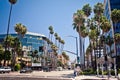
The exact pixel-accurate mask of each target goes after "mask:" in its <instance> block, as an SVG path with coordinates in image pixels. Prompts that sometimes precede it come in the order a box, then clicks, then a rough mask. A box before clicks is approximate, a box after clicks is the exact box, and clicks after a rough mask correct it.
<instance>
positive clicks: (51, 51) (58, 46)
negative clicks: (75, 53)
mask: <svg viewBox="0 0 120 80" xmlns="http://www.w3.org/2000/svg"><path fill="white" fill-rule="evenodd" d="M48 29H49V31H50V32H49V38H44V40H45V41H46V43H47V53H46V54H47V55H46V58H47V59H46V60H47V61H46V63H45V64H46V65H47V64H48V63H47V62H50V64H51V66H52V67H53V66H54V68H55V67H56V66H57V55H58V53H60V52H61V51H62V50H63V47H64V44H65V42H64V40H62V39H61V37H59V36H58V34H57V33H55V32H54V30H53V27H52V26H49V28H48ZM53 35H54V37H55V38H54V40H55V42H54V41H53ZM44 57H45V56H44ZM48 60H49V61H48Z"/></svg>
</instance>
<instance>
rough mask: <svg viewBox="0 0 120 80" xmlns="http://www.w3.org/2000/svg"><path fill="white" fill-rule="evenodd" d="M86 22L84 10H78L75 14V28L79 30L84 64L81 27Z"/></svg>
mask: <svg viewBox="0 0 120 80" xmlns="http://www.w3.org/2000/svg"><path fill="white" fill-rule="evenodd" d="M84 22H85V14H84V11H82V10H77V12H76V13H74V14H73V26H74V27H73V29H76V31H77V32H78V34H79V40H80V42H79V44H80V57H81V58H80V59H81V60H80V61H81V63H82V64H84V63H83V60H82V57H83V54H82V39H81V27H83V26H84Z"/></svg>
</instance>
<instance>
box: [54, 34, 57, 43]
mask: <svg viewBox="0 0 120 80" xmlns="http://www.w3.org/2000/svg"><path fill="white" fill-rule="evenodd" d="M54 36H55V45H57V40H58V34H57V33H55V34H54Z"/></svg>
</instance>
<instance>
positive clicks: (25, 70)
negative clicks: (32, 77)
mask: <svg viewBox="0 0 120 80" xmlns="http://www.w3.org/2000/svg"><path fill="white" fill-rule="evenodd" d="M31 72H32V69H31V68H23V69H21V70H20V73H31Z"/></svg>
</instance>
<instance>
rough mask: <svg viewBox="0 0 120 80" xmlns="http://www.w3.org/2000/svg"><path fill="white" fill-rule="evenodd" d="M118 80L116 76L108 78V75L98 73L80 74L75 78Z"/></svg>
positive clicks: (81, 79)
mask: <svg viewBox="0 0 120 80" xmlns="http://www.w3.org/2000/svg"><path fill="white" fill-rule="evenodd" d="M84 79H86V80H89V79H90V80H118V79H117V78H115V77H114V76H111V77H110V78H108V76H106V75H104V76H103V77H102V76H96V75H80V76H77V77H75V78H74V79H73V80H84Z"/></svg>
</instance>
